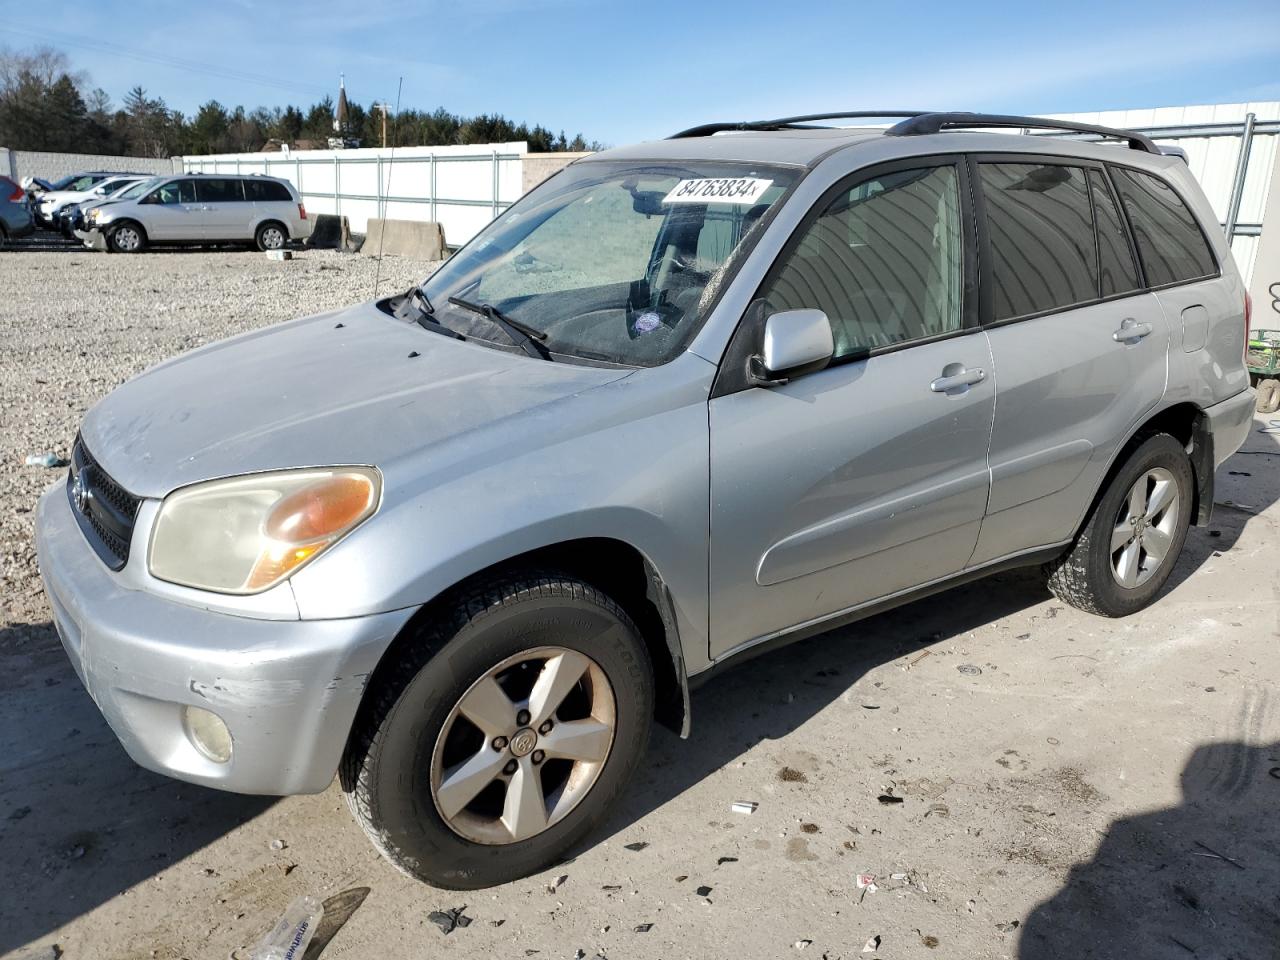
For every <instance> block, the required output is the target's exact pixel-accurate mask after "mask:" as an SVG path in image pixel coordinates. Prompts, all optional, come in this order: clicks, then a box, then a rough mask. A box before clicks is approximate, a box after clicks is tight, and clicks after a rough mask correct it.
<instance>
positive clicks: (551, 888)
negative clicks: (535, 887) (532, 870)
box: [547, 873, 569, 893]
mask: <svg viewBox="0 0 1280 960" xmlns="http://www.w3.org/2000/svg"><path fill="white" fill-rule="evenodd" d="M568 879H569V875H568V874H567V873H566V874H562V875H561V876H558V877H556V878H555V880H553V881H552V882H551V883H548V884H547V893H555V892H556V891H557V890H559V889H560V888H561V887H562V886H564V882H565V881H566V880H568Z"/></svg>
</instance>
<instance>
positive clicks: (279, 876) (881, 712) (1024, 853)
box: [0, 253, 1280, 960]
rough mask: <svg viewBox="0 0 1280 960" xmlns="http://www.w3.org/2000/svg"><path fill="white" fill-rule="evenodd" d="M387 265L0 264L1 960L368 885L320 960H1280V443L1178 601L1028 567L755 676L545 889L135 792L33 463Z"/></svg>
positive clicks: (165, 954) (669, 751)
mask: <svg viewBox="0 0 1280 960" xmlns="http://www.w3.org/2000/svg"><path fill="white" fill-rule="evenodd" d="M373 267H374V265H373V264H372V263H370V262H368V261H364V260H360V259H357V258H349V257H341V256H337V255H328V254H312V253H309V254H306V255H304V256H303V257H302V258H301V259H300V260H298V261H294V262H292V263H284V264H278V263H271V262H268V261H266V260H264V259H263V258H261V257H260V256H258V255H256V254H221V253H219V254H158V255H153V256H146V257H135V258H128V257H107V256H90V255H87V254H78V253H75V254H68V253H46V254H31V253H17V254H12V253H5V254H0V282H3V284H4V285H5V293H6V296H5V300H4V305H3V308H0V310H2V312H0V325H3V330H0V335H2V336H3V338H4V344H5V353H4V357H5V362H4V364H3V368H2V369H0V378H2V379H0V391H3V395H2V400H3V405H4V407H3V409H4V413H3V417H4V420H3V431H2V436H0V452H2V454H3V466H2V467H0V469H2V470H3V471H4V473H3V490H2V491H0V521H2V522H3V529H2V534H0V535H2V536H3V545H4V546H3V549H4V556H5V568H4V580H3V583H0V591H2V596H3V602H4V621H5V622H4V624H3V626H0V863H3V864H4V867H5V869H3V870H0V956H4V957H8V958H10V960H13V958H16V957H18V956H25V955H26V952H27V950H28V949H30V950H33V951H36V952H35V953H33V954H32V956H36V957H40V958H41V960H44V958H47V957H56V956H57V955H58V954H57V953H55V952H53V951H52V948H53V947H54V945H56V947H57V950H58V951H61V955H62V956H64V957H66V958H68V960H80V958H94V960H98V958H105V960H125V958H129V960H133V958H158V960H178V958H189V960H197V958H199V960H205V958H213V960H222V958H225V957H232V958H236V957H239V958H243V957H245V956H246V952H245V950H244V947H245V945H247V944H251V943H253V942H255V941H256V940H257V938H258V937H259V936H260V935H261V934H262V933H263V932H264V931H265V930H266V929H268V928H269V927H270V926H271V925H272V924H273V923H274V921H275V919H276V917H278V916H279V914H280V912H281V911H282V910H283V909H284V907H285V905H286V904H287V903H288V902H289V900H290V899H291V898H292V897H294V896H296V895H298V894H301V893H313V894H316V895H318V896H321V897H329V896H331V895H335V894H337V893H339V892H340V891H354V892H353V893H351V895H350V899H349V900H348V901H347V906H348V908H350V907H351V906H352V905H353V904H356V903H358V902H359V901H360V899H361V898H362V897H364V896H365V895H367V898H366V899H364V900H363V903H362V905H359V907H358V909H356V910H355V912H354V913H352V914H351V916H350V920H349V922H347V923H346V925H345V926H344V927H342V928H341V930H340V931H338V932H337V934H336V936H335V937H334V938H333V939H332V941H331V942H329V943H328V944H327V946H326V947H325V948H324V950H323V954H324V956H323V960H364V958H371V957H397V958H399V957H434V956H452V957H459V958H463V957H472V958H490V957H500V958H513V960H523V958H526V957H535V958H536V960H548V958H555V960H561V958H564V960H567V958H573V957H585V958H588V960H590V958H595V957H606V958H613V960H624V958H646V960H678V958H691V960H693V958H696V960H715V958H726V960H727V958H733V960H739V958H748V960H750V958H762V960H764V958H780V957H787V958H791V957H794V958H796V960H818V958H825V960H837V958H844V960H853V958H859V957H867V958H872V960H874V958H880V960H906V958H954V960H979V958H1012V957H1017V958H1019V960H1056V958H1066V957H1070V958H1072V960H1077V958H1098V960H1112V958H1126V960H1145V958H1152V960H1177V958H1181V957H1189V958H1194V957H1201V958H1224V960H1225V958H1232V957H1233V958H1239V960H1244V958H1250V960H1251V958H1260V957H1274V956H1276V944H1277V943H1280V909H1278V908H1277V900H1276V890H1277V889H1280V834H1278V833H1277V831H1276V829H1275V811H1276V808H1277V802H1278V801H1280V711H1278V710H1277V693H1276V691H1277V682H1278V681H1280V660H1278V659H1277V657H1276V655H1275V650H1276V638H1277V635H1278V632H1277V628H1278V626H1280V620H1278V617H1277V612H1278V611H1280V580H1278V578H1277V576H1276V555H1277V551H1276V542H1277V533H1278V532H1280V531H1278V529H1277V521H1278V520H1280V505H1277V500H1280V474H1278V473H1277V467H1278V466H1280V443H1278V442H1277V440H1278V437H1277V435H1274V434H1262V433H1258V432H1256V431H1255V432H1254V433H1252V434H1251V435H1250V437H1249V440H1248V442H1247V444H1246V447H1245V449H1244V451H1242V452H1241V453H1240V454H1238V455H1236V456H1235V457H1233V458H1232V459H1231V460H1230V461H1228V462H1227V463H1226V464H1225V465H1224V466H1223V467H1222V469H1221V470H1220V472H1219V481H1218V482H1219V486H1218V490H1217V499H1218V501H1219V504H1220V505H1219V506H1218V508H1217V511H1216V515H1215V519H1214V522H1213V525H1212V526H1211V527H1210V528H1208V529H1204V528H1197V529H1193V530H1192V531H1191V535H1190V537H1189V538H1188V542H1187V547H1186V549H1185V551H1184V553H1183V555H1182V557H1181V559H1180V561H1179V563H1178V566H1177V568H1176V570H1175V573H1174V576H1173V580H1172V582H1171V586H1170V588H1169V589H1168V591H1167V592H1166V594H1165V595H1164V596H1163V597H1162V598H1161V599H1160V600H1159V601H1158V602H1157V603H1156V604H1155V605H1154V606H1153V607H1152V608H1151V609H1150V610H1148V611H1146V612H1144V613H1143V614H1141V615H1139V616H1135V617H1131V618H1128V619H1126V620H1122V621H1108V620H1101V619H1097V618H1093V617H1089V616H1087V615H1084V614H1081V613H1079V612H1077V611H1075V610H1072V609H1070V608H1067V607H1064V606H1063V605H1062V604H1060V603H1058V602H1056V601H1054V600H1052V599H1051V598H1050V597H1049V596H1048V594H1046V593H1045V591H1044V589H1043V587H1041V586H1040V584H1039V581H1038V580H1037V578H1036V576H1035V575H1034V574H1032V573H1028V572H1018V573H1011V574H1005V575H1001V576H999V577H996V578H992V579H990V580H987V581H983V582H980V583H976V584H972V585H969V586H966V587H962V588H958V589H955V590H952V591H950V592H948V593H946V594H943V595H940V596H938V597H935V598H932V599H930V600H927V601H923V602H920V603H917V604H913V605H911V606H908V607H904V608H902V609H900V610H898V611H895V612H893V613H890V614H886V615H883V616H880V617H876V618H874V619H872V620H869V621H866V622H864V623H862V624H858V625H855V626H854V627H852V628H849V629H845V630H841V631H837V632H833V633H831V634H827V635H825V636H822V637H817V638H815V639H813V640H810V641H806V642H805V643H802V644H799V645H797V646H794V647H791V648H788V649H787V650H786V651H783V652H780V653H777V654H773V655H770V656H767V657H762V658H760V659H759V660H756V661H754V662H752V663H748V664H746V665H744V666H742V667H740V668H739V669H737V670H735V671H733V672H731V673H728V674H726V675H725V676H724V677H722V678H721V679H719V680H718V681H717V682H715V683H712V684H710V685H708V686H707V687H706V688H704V689H702V690H700V691H698V692H697V693H696V694H695V696H694V701H693V736H692V738H691V739H690V740H689V741H687V742H681V741H679V740H677V739H676V738H674V737H673V736H671V735H669V734H667V733H665V732H662V731H659V732H658V733H656V734H655V737H654V741H653V746H652V748H651V751H650V754H649V756H648V758H647V761H646V764H645V766H644V767H643V768H642V772H641V775H640V776H639V778H638V780H637V782H636V784H635V785H634V787H633V788H632V790H631V791H630V792H629V793H628V795H627V798H626V800H625V802H624V803H623V805H622V809H620V810H619V812H618V813H617V815H616V816H615V817H614V818H613V819H612V821H611V822H610V823H609V824H608V825H607V826H606V828H605V829H604V830H603V831H601V833H600V834H599V835H597V836H596V837H593V838H592V839H591V840H590V841H589V842H588V843H587V844H586V845H585V846H584V848H583V849H582V850H581V851H579V852H578V854H577V857H576V858H575V859H574V860H573V861H571V862H569V863H566V864H564V865H562V866H560V867H558V868H557V869H555V870H553V871H549V872H548V873H547V874H545V875H541V876H537V877H532V878H530V879H528V880H524V881H520V882H517V883H512V884H508V885H506V886H503V887H499V888H496V889H493V890H486V891H479V892H474V893H467V894H455V893H445V892H441V891H437V890H433V889H430V888H428V887H424V886H422V885H419V884H416V883H413V882H411V881H409V880H407V879H406V878H404V877H402V876H401V875H400V874H398V873H396V872H395V871H394V870H393V869H391V868H390V867H389V866H388V865H387V864H385V863H384V862H383V861H381V860H380V859H379V858H378V857H377V855H376V854H375V853H374V851H373V850H372V849H371V847H370V846H369V844H368V843H367V842H366V840H365V837H364V835H363V834H362V833H361V831H360V830H359V829H358V828H357V827H356V826H355V825H354V823H352V821H351V819H350V817H349V816H348V814H347V812H346V810H345V806H344V804H343V802H342V798H341V795H340V793H339V791H338V789H337V787H336V786H334V787H331V788H330V789H329V790H328V791H326V792H325V793H322V794H319V795H317V796H308V797H291V798H286V799H283V800H275V799H273V798H262V797H238V796H232V795H228V794H222V793H218V792H215V791H210V790H205V789H202V788H197V787H193V786H188V785H185V784H181V783H177V782H176V781H171V780H167V779H165V778H163V777H158V776H155V775H152V774H150V773H147V772H145V771H143V770H141V769H139V768H137V767H136V766H135V765H134V764H132V763H131V762H130V761H129V759H128V758H127V757H126V756H125V755H124V753H123V751H122V750H121V749H120V748H119V746H118V745H117V744H116V742H115V739H114V737H113V736H112V734H111V732H110V730H108V729H107V727H106V725H105V724H104V722H103V721H102V719H101V717H100V715H99V714H98V712H97V709H96V708H95V707H94V705H93V703H92V702H91V701H90V700H89V698H88V696H87V695H86V694H85V692H84V691H83V689H82V688H81V687H80V686H79V683H78V681H77V680H76V677H75V674H74V672H73V671H72V669H71V667H70V665H69V663H68V661H67V659H66V657H65V655H63V653H62V651H61V649H60V647H59V645H58V642H57V639H56V637H55V636H54V632H53V630H52V628H51V627H50V625H49V623H48V611H47V608H46V606H45V602H44V599H43V597H42V596H41V594H40V591H39V588H38V581H37V579H36V571H35V567H34V562H33V558H32V550H31V530H30V522H31V517H30V513H29V511H30V510H31V507H32V505H33V503H34V501H35V498H36V496H37V494H38V492H39V490H40V489H41V487H42V486H43V485H44V484H45V483H47V482H48V481H49V479H50V478H51V476H52V474H51V473H49V472H47V471H42V470H39V469H36V468H29V467H23V466H22V465H21V460H22V457H23V456H25V455H26V454H27V453H30V452H32V451H44V450H53V451H55V452H58V453H61V454H65V452H66V448H67V443H68V442H69V441H70V440H71V438H72V437H73V435H74V432H75V426H76V421H77V420H78V418H79V417H80V415H81V414H82V412H83V411H84V409H85V408H86V407H87V406H88V405H89V404H90V403H91V402H92V401H93V400H94V399H96V398H97V397H99V396H101V395H102V394H103V393H105V392H106V391H107V390H109V389H110V388H111V387H112V386H114V385H115V384H117V383H119V382H120V381H121V380H123V379H124V378H125V377H126V376H128V375H129V374H131V373H133V372H134V371H136V370H139V369H141V368H142V367H144V366H146V365H147V364H149V363H151V362H153V361H156V360H159V359H161V358H162V357H164V356H166V355H168V354H171V353H174V352H177V351H180V350H183V349H187V348H189V347H191V346H194V345H196V344H197V343H201V342H204V341H206V340H209V339H213V338H215V337H219V336H223V335H226V334H230V333H234V332H237V331H240V330H243V329H247V328H249V327H252V326H255V325H258V324H263V323H269V322H272V321H274V320H280V319H284V318H287V317H290V316H293V315H295V314H297V313H301V312H304V311H309V310H318V309H321V308H323V307H329V306H334V305H336V304H339V303H344V302H347V301H353V300H358V299H360V298H362V297H365V296H367V295H368V291H369V288H370V285H371V275H372V271H373ZM384 268H385V270H384V274H385V275H387V276H389V277H390V278H391V280H392V281H394V285H395V286H397V287H403V286H405V285H407V283H408V281H409V280H410V279H411V278H415V277H417V276H418V274H420V273H422V272H423V267H422V266H421V265H414V264H409V263H404V262H403V261H401V262H396V261H391V260H388V261H387V263H386V264H385V265H384ZM1262 425H1263V424H1262V422H1261V421H1259V424H1258V426H1259V427H1261V426H1262ZM736 800H752V801H756V802H758V803H759V808H758V810H757V811H756V812H755V813H754V814H751V815H740V814H737V813H734V812H732V811H731V809H730V805H731V804H732V803H733V801H736ZM899 800H900V801H901V802H897V801H899ZM1224 858H1230V859H1224ZM858 874H874V875H875V882H874V889H873V888H872V887H866V888H865V889H859V885H858V882H857V879H856V878H857V875H858ZM456 907H465V915H466V916H468V917H471V918H473V922H472V923H471V924H470V925H469V926H467V927H463V928H459V929H457V930H455V931H453V932H452V933H450V934H447V935H446V934H444V933H442V932H441V930H440V929H438V928H437V926H436V925H435V924H433V923H432V922H431V920H430V919H429V916H428V915H429V913H430V912H431V911H437V910H449V909H452V908H456ZM336 916H337V915H336V914H330V918H336ZM324 932H327V928H324V927H322V933H324ZM864 945H868V946H869V949H868V950H867V951H866V952H863V948H864ZM317 953H318V951H313V952H311V953H309V954H308V960H316V956H317Z"/></svg>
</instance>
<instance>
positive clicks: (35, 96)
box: [0, 47, 600, 157]
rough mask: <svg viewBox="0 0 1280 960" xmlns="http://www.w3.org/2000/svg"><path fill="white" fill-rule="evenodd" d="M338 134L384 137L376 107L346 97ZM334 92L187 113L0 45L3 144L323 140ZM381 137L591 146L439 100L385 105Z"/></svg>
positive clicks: (368, 142)
mask: <svg viewBox="0 0 1280 960" xmlns="http://www.w3.org/2000/svg"><path fill="white" fill-rule="evenodd" d="M347 109H348V122H347V128H346V135H347V137H349V138H353V139H358V140H360V141H361V142H362V145H363V146H369V147H372V146H380V145H381V144H382V112H381V110H379V109H374V108H372V107H370V108H365V107H363V106H361V105H360V104H358V103H353V102H350V101H348V104H347ZM333 114H334V102H333V99H332V98H331V97H328V96H326V97H325V98H324V99H323V100H321V101H319V102H318V103H314V104H312V105H311V106H310V107H307V108H305V109H303V108H301V107H296V106H292V105H290V106H286V107H257V108H255V109H253V110H248V111H246V110H245V108H244V107H243V106H236V107H230V108H228V107H225V106H223V105H222V104H221V103H219V102H218V101H217V100H210V101H209V102H208V103H206V104H204V105H203V106H201V107H200V108H199V109H198V110H197V111H196V112H195V114H194V115H192V116H186V115H185V114H183V113H182V111H180V110H173V109H171V108H170V107H169V106H168V104H166V103H165V100H164V98H163V97H159V96H156V97H153V96H150V95H149V94H148V92H147V91H146V90H145V89H143V88H142V87H140V86H138V87H134V88H133V89H132V90H130V91H129V92H128V94H126V95H125V97H124V101H123V102H122V103H121V104H120V105H119V106H116V105H115V104H114V103H113V101H112V99H111V96H110V95H109V94H108V93H107V92H106V91H105V90H103V89H101V88H99V87H92V85H91V83H90V80H89V76H88V74H87V73H85V72H84V71H76V70H74V69H73V67H72V64H71V61H70V60H69V58H68V57H67V56H66V54H64V53H62V52H60V51H57V50H54V49H52V48H49V47H41V48H38V49H36V50H33V51H29V52H21V51H20V52H11V51H8V50H4V49H0V145H3V146H5V147H8V148H10V149H11V150H49V151H56V152H61V153H101V154H110V155H114V156H129V157H170V156H180V155H184V154H188V155H190V154H206V153H247V152H253V151H257V150H261V149H262V148H263V147H264V146H265V145H266V144H267V143H268V142H270V141H277V142H280V143H286V144H289V145H291V146H292V145H294V144H296V143H298V142H299V141H311V143H312V145H314V146H318V147H324V146H325V145H326V143H327V140H328V138H329V137H331V136H334V130H333ZM386 130H387V145H388V146H391V145H392V144H394V145H396V146H401V147H418V146H444V145H451V144H472V143H503V142H508V141H519V140H524V141H527V142H528V144H529V149H530V151H534V152H551V151H557V150H597V149H599V148H600V144H599V143H596V142H595V141H592V142H588V141H586V140H585V139H583V136H582V134H580V133H579V134H577V135H576V136H574V137H573V138H572V139H569V138H566V137H565V134H564V131H563V130H562V131H560V133H559V134H558V135H557V134H553V133H552V132H551V131H550V130H548V129H547V128H546V127H544V126H542V125H541V124H536V125H534V126H532V127H530V126H529V125H528V124H526V123H515V122H513V121H511V120H508V119H507V118H506V117H504V116H502V115H500V114H480V115H479V116H475V117H463V116H459V115H458V114H455V113H451V112H450V111H448V110H446V109H444V108H443V107H438V108H437V109H435V110H430V111H428V110H416V109H412V108H410V109H402V110H400V111H399V112H398V113H396V112H394V111H390V110H389V111H388V116H387V123H386Z"/></svg>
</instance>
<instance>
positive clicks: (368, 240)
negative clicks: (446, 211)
mask: <svg viewBox="0 0 1280 960" xmlns="http://www.w3.org/2000/svg"><path fill="white" fill-rule="evenodd" d="M360 252H361V253H364V254H369V255H371V256H375V257H376V256H377V255H378V254H379V252H381V253H386V254H390V255H391V256H393V257H412V258H413V259H414V260H443V259H444V230H442V229H441V227H440V224H438V223H433V222H430V221H422V220H382V219H379V218H377V217H371V218H370V219H369V227H368V230H367V232H366V233H365V238H364V246H362V247H361V248H360Z"/></svg>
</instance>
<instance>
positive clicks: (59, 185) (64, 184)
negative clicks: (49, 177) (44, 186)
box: [49, 173, 82, 190]
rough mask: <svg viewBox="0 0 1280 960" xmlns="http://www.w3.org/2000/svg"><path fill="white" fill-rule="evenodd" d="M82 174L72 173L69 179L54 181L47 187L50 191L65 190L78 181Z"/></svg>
mask: <svg viewBox="0 0 1280 960" xmlns="http://www.w3.org/2000/svg"><path fill="white" fill-rule="evenodd" d="M81 176H82V174H79V173H73V174H71V176H69V177H63V178H62V179H61V180H55V181H54V182H53V183H51V184H50V185H49V189H50V190H66V189H67V188H68V187H70V186H71V185H72V184H73V183H75V182H76V181H77V180H79V179H80V177H81Z"/></svg>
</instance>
